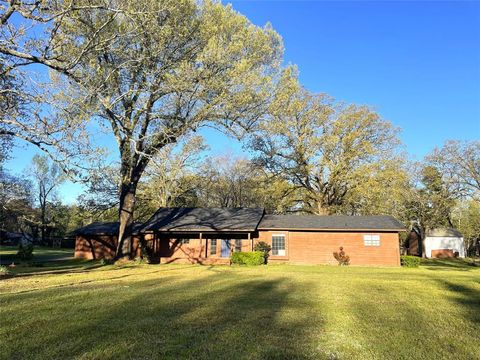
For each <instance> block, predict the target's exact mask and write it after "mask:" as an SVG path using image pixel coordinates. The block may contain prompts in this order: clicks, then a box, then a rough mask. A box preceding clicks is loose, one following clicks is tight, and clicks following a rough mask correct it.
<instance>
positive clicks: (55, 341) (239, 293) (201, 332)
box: [4, 273, 322, 359]
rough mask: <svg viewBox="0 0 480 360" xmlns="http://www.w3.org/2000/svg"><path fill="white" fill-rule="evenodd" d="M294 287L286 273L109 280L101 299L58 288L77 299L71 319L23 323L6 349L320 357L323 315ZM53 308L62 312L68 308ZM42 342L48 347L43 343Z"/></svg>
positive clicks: (49, 353)
mask: <svg viewBox="0 0 480 360" xmlns="http://www.w3.org/2000/svg"><path fill="white" fill-rule="evenodd" d="M295 286H296V285H294V284H292V283H291V282H288V281H286V280H283V279H268V280H265V279H261V280H259V279H250V278H248V277H246V276H238V275H235V274H231V273H224V274H220V273H208V276H203V277H201V278H199V279H191V280H178V278H177V279H174V278H169V277H165V278H160V279H158V278H157V279H152V280H144V281H137V282H134V283H132V284H131V286H130V287H125V288H122V287H119V288H117V289H115V288H113V286H110V287H109V288H106V289H104V291H100V292H96V293H95V295H93V294H92V295H90V296H96V301H94V302H93V301H92V299H91V297H90V296H89V295H88V293H86V292H82V293H79V292H77V293H76V294H69V293H68V291H67V290H66V289H59V290H57V291H58V293H57V294H56V295H55V296H54V297H57V299H58V298H63V299H64V304H67V303H70V302H72V303H75V302H76V303H77V304H78V306H76V307H75V306H74V305H73V304H72V307H71V308H68V307H67V308H65V306H63V307H62V308H63V311H64V312H65V313H63V314H62V316H63V319H64V318H65V317H69V319H70V320H67V321H65V320H63V321H62V323H61V324H59V326H54V325H53V324H54V323H53V324H52V326H51V327H50V328H49V329H45V330H46V331H45V330H43V333H42V332H40V334H37V332H38V331H40V330H39V329H37V328H35V329H34V331H32V329H31V326H32V323H31V321H30V322H29V323H28V324H19V325H18V328H16V329H15V330H16V331H17V332H18V333H15V334H10V336H15V337H16V341H17V342H18V339H20V341H21V342H22V344H23V346H20V347H17V348H16V350H14V349H8V350H10V352H7V354H8V355H9V358H25V357H28V355H29V354H32V353H34V354H36V356H38V357H39V358H42V357H44V358H60V357H61V358H65V357H67V358H75V357H82V358H88V359H89V358H102V359H107V358H115V359H160V358H161V359H180V358H182V359H185V358H186V359H189V358H190V359H318V358H321V357H322V356H321V354H319V353H318V351H317V349H316V348H315V346H314V343H315V342H314V341H313V340H312V338H311V336H312V335H311V334H312V329H313V328H319V327H321V326H322V323H321V320H320V318H319V316H317V314H315V313H312V312H311V311H310V310H311V309H312V304H310V303H309V302H308V301H307V300H304V299H303V300H302V299H298V298H295V299H293V298H290V294H292V293H294V292H295ZM37 295H38V296H42V294H41V293H38V294H37ZM48 296H49V297H50V298H52V294H49V295H48ZM18 300H19V301H22V297H19V299H18ZM23 300H26V299H23ZM30 301H34V299H32V298H30ZM36 311H37V312H38V311H40V312H41V311H42V309H41V308H37V309H36ZM50 311H53V312H54V313H55V314H54V316H52V317H53V318H55V317H56V318H58V316H59V313H58V312H61V311H62V309H53V310H52V309H50ZM25 316H28V312H27V313H26V314H25ZM53 321H54V320H53ZM37 326H38V325H37ZM29 330H30V333H29V334H28V331H29ZM27 334H28V335H27ZM25 335H27V336H32V337H35V336H39V335H40V337H39V338H35V341H33V342H29V341H27V339H22V338H21V336H25ZM7 340H8V339H7ZM38 342H41V343H42V344H44V346H42V347H40V348H38ZM7 343H8V342H7ZM4 354H5V353H4Z"/></svg>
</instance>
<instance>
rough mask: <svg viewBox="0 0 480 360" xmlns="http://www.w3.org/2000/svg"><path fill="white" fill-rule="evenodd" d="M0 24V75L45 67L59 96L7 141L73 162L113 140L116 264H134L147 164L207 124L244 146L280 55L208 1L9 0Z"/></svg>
mask: <svg viewBox="0 0 480 360" xmlns="http://www.w3.org/2000/svg"><path fill="white" fill-rule="evenodd" d="M14 16H19V17H21V18H23V19H22V21H20V22H19V21H18V19H17V21H12V18H13V17H14ZM0 24H1V34H0V53H2V54H4V55H5V56H7V58H8V60H9V62H8V65H7V66H9V67H10V68H12V69H20V68H24V67H25V66H29V65H30V64H32V63H34V64H41V65H44V66H46V67H48V68H49V69H50V70H51V77H52V83H54V84H55V88H54V89H53V90H56V91H54V92H53V94H52V97H51V99H49V100H50V101H51V104H52V106H53V109H55V111H53V115H52V116H49V117H45V116H44V112H42V111H40V112H38V113H37V114H36V115H37V116H30V117H21V118H18V119H10V122H9V123H8V128H9V133H10V134H12V135H14V136H17V137H19V138H23V139H25V140H27V141H30V142H32V143H34V144H36V145H37V146H40V147H43V148H44V149H47V150H48V149H49V147H51V148H61V150H62V152H61V154H70V153H71V154H78V153H79V152H81V151H82V150H83V148H82V146H80V145H78V141H79V140H81V139H82V137H85V138H86V137H88V135H89V134H91V132H92V129H93V131H102V130H103V131H107V132H108V133H110V134H112V135H113V136H114V138H115V140H116V143H117V148H118V156H119V158H120V184H119V188H120V190H119V194H120V195H119V221H120V233H119V247H118V251H117V256H127V255H131V241H130V239H131V227H132V223H133V219H134V211H135V202H136V192H137V186H138V183H139V181H140V178H141V177H142V174H143V172H144V170H145V168H146V166H147V165H148V163H149V161H150V159H151V157H152V156H154V155H155V153H156V152H157V151H159V150H160V149H162V148H163V147H164V146H167V145H169V144H171V143H175V142H177V141H178V140H179V139H180V138H182V137H183V136H185V135H186V134H189V133H190V132H194V131H196V130H198V129H199V128H200V127H201V126H203V125H206V124H208V125H213V126H216V127H220V128H223V129H224V130H225V131H227V132H230V133H233V134H235V135H237V136H242V133H243V131H245V130H247V129H249V128H250V127H251V126H252V124H253V123H254V122H255V121H256V120H257V119H258V118H259V117H260V116H261V115H262V114H263V112H264V110H265V107H264V105H265V103H266V99H267V98H268V96H269V94H270V93H271V92H270V86H271V83H272V81H273V79H274V78H275V73H276V70H277V68H278V66H279V63H280V60H281V55H282V44H281V40H280V38H279V36H278V35H277V34H276V33H275V32H274V31H273V30H272V29H271V28H270V27H269V26H266V27H265V28H259V27H257V26H254V25H252V24H251V23H250V22H249V21H248V20H247V19H246V18H245V17H243V16H241V15H239V14H238V13H236V12H235V11H233V9H232V8H231V7H230V6H224V5H222V4H221V3H219V2H213V1H202V2H197V1H194V0H163V1H150V0H135V1H133V0H124V1H106V0H104V1H102V0H96V1H86V0H85V1H42V2H37V1H31V2H28V1H25V2H19V1H15V0H11V1H8V2H2V8H1V9H0ZM18 24H20V25H18ZM22 27H24V28H25V29H22ZM32 29H33V30H35V31H31V30H32ZM38 34H40V35H38ZM32 37H33V38H32ZM31 40H33V41H31ZM32 130H35V131H33V132H32ZM66 144H71V147H73V149H72V148H68V147H66ZM69 151H70V153H69ZM69 156H73V155H65V156H64V158H63V159H68V157H69Z"/></svg>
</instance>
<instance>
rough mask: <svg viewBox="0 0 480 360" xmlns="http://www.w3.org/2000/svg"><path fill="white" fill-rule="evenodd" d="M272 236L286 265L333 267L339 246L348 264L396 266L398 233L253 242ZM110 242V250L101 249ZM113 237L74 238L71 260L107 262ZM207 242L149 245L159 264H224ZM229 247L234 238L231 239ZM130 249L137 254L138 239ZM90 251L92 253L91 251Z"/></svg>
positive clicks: (303, 234) (295, 235)
mask: <svg viewBox="0 0 480 360" xmlns="http://www.w3.org/2000/svg"><path fill="white" fill-rule="evenodd" d="M273 234H284V235H285V250H286V254H285V256H273V255H271V256H270V261H271V262H289V263H294V264H335V265H336V264H337V262H336V260H335V258H334V257H333V253H334V252H335V251H339V247H340V246H343V248H344V251H345V252H346V254H347V255H349V256H350V263H351V264H352V265H390V266H399V265H400V250H399V243H398V233H376V232H368V233H359V232H312V231H260V232H259V233H258V237H256V238H255V239H254V240H253V241H254V243H256V242H258V241H265V242H267V243H269V244H271V241H272V235H273ZM364 234H378V235H380V246H365V245H364V241H363V235H364ZM146 240H147V241H148V240H154V236H153V235H146ZM105 243H110V244H112V245H113V248H109V247H107V246H105V245H104V244H105ZM116 244H117V240H116V237H112V236H102V237H96V238H93V237H90V238H86V237H81V236H78V237H77V241H76V247H75V257H81V258H87V259H93V258H96V259H100V258H102V257H105V258H107V259H111V258H113V257H114V255H115V251H114V249H115V247H116ZM210 244H211V240H210V239H199V238H196V239H189V243H188V244H182V243H180V242H179V241H177V240H175V239H167V238H162V239H157V240H156V241H152V242H151V243H149V245H151V246H153V248H154V249H155V252H156V253H157V254H158V255H159V256H160V261H161V262H162V263H171V262H176V263H197V264H198V263H199V264H215V263H219V264H228V263H229V259H228V258H222V257H221V239H217V252H216V254H215V255H211V254H210V246H211V245H210ZM231 244H232V248H234V247H235V239H232V240H231ZM134 247H135V249H136V251H137V254H139V249H138V239H137V241H135V243H134ZM92 248H93V251H92ZM251 250H252V241H251V240H248V239H242V251H251Z"/></svg>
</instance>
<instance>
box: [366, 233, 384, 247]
mask: <svg viewBox="0 0 480 360" xmlns="http://www.w3.org/2000/svg"><path fill="white" fill-rule="evenodd" d="M363 243H364V245H365V246H380V235H363Z"/></svg>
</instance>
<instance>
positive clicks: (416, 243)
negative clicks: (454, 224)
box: [408, 228, 465, 258]
mask: <svg viewBox="0 0 480 360" xmlns="http://www.w3.org/2000/svg"><path fill="white" fill-rule="evenodd" d="M408 242H409V246H408V253H409V255H416V256H420V255H421V238H420V233H419V231H418V230H417V229H412V231H411V232H410V234H409V236H408ZM424 242H425V256H426V257H427V258H448V257H461V258H463V257H465V245H464V241H463V235H462V234H461V233H460V232H459V231H458V230H457V229H453V228H436V229H432V230H427V232H426V233H425V240H424Z"/></svg>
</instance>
